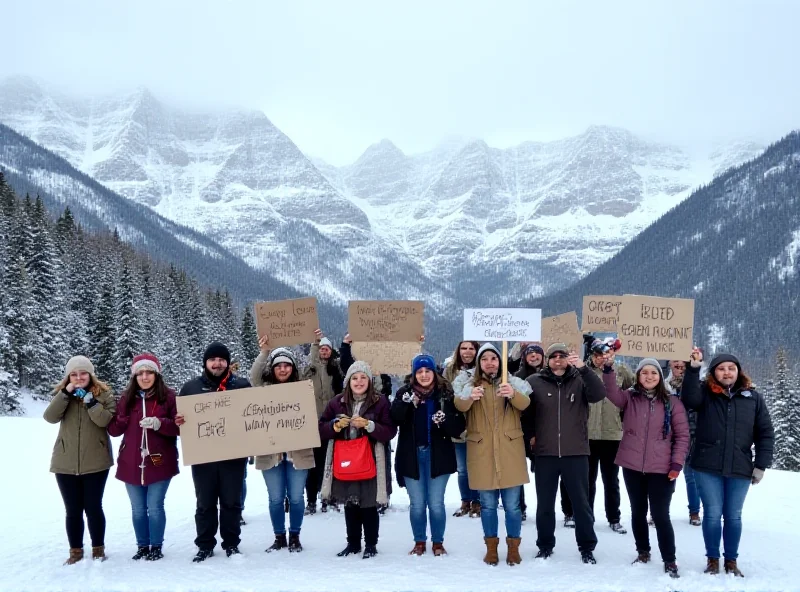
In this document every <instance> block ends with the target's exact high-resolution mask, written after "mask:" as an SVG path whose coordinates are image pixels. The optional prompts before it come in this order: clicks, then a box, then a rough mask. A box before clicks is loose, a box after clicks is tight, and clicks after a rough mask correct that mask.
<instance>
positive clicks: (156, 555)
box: [145, 545, 164, 561]
mask: <svg viewBox="0 0 800 592" xmlns="http://www.w3.org/2000/svg"><path fill="white" fill-rule="evenodd" d="M159 559H164V554H163V553H162V552H161V545H153V546H152V547H150V553H149V554H148V555H147V557H145V560H147V561H158V560H159Z"/></svg>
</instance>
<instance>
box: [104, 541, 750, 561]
mask: <svg viewBox="0 0 800 592" xmlns="http://www.w3.org/2000/svg"><path fill="white" fill-rule="evenodd" d="M92 559H95V560H97V561H105V560H106V559H108V557H106V548H105V546H104V545H100V546H99V547H92ZM734 563H735V562H734Z"/></svg>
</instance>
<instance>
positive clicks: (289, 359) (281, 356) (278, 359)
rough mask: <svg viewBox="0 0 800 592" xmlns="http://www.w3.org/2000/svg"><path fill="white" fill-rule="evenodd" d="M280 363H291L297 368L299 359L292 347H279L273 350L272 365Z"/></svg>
mask: <svg viewBox="0 0 800 592" xmlns="http://www.w3.org/2000/svg"><path fill="white" fill-rule="evenodd" d="M278 364H291V365H292V366H293V367H294V368H297V360H296V359H295V357H294V354H293V353H292V351H291V350H290V349H288V348H285V347H277V348H275V349H274V350H272V353H271V354H270V355H269V365H270V367H273V366H277V365H278Z"/></svg>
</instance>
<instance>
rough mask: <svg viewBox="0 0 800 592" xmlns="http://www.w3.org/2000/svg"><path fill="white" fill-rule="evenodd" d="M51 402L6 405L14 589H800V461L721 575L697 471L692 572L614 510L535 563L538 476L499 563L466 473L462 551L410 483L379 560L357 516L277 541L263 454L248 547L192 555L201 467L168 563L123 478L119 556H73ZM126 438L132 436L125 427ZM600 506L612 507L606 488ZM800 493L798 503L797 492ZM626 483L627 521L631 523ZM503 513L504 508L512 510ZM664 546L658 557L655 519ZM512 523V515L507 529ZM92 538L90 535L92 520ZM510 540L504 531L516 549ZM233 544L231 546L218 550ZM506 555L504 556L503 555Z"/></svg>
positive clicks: (753, 509) (678, 506)
mask: <svg viewBox="0 0 800 592" xmlns="http://www.w3.org/2000/svg"><path fill="white" fill-rule="evenodd" d="M41 407H42V406H41V404H32V403H29V404H28V405H27V408H28V409H27V410H28V415H29V416H28V417H20V418H0V449H2V450H3V451H4V452H3V461H2V469H3V471H2V472H3V487H2V488H0V504H1V505H2V507H3V509H4V511H3V518H2V526H3V528H2V537H0V541H2V542H0V590H2V591H5V590H8V591H12V590H13V591H18V590H37V591H39V590H80V591H82V592H89V591H91V590H102V591H111V590H114V591H134V590H136V591H145V590H159V591H161V590H163V591H167V590H168V591H188V590H197V591H221V590H227V591H239V590H265V589H269V590H308V591H315V592H318V591H322V590H345V591H347V592H354V591H356V590H365V591H383V590H430V591H443V590H458V591H459V592H466V591H469V590H480V591H481V592H488V591H490V590H563V591H569V592H573V591H581V590H593V591H615V592H616V591H622V590H674V589H679V590H692V591H711V590H715V591H716V590H737V591H750V590H752V591H755V590H758V591H762V590H800V578H798V577H797V566H796V565H795V564H794V561H796V557H797V547H798V542H800V536H799V535H798V532H799V531H800V518H798V513H797V511H796V501H797V491H798V490H800V474H792V473H784V472H780V471H768V472H767V476H766V478H765V479H764V481H763V482H762V483H761V484H760V485H758V486H757V487H753V488H752V489H751V491H750V494H749V496H748V499H747V503H746V504H745V510H744V521H745V525H744V526H745V529H744V537H743V541H742V545H741V549H740V553H741V556H740V566H741V569H742V571H743V572H744V573H745V574H746V576H747V577H746V578H745V579H743V580H734V579H733V578H731V577H725V576H721V577H711V576H706V575H704V574H703V573H702V570H703V569H704V567H705V557H704V547H703V537H702V533H701V530H700V528H698V527H692V526H690V525H689V523H688V520H687V513H686V509H685V508H686V493H685V488H684V483H683V480H682V479H681V480H680V482H679V483H678V487H677V493H676V495H675V498H674V502H673V521H674V525H675V533H676V537H677V543H678V545H677V546H678V562H679V564H680V567H681V573H682V576H683V577H682V578H681V579H680V580H677V581H673V580H670V579H669V578H668V577H667V576H665V575H664V574H663V570H662V567H661V564H660V562H658V561H656V562H655V563H653V564H650V565H648V566H641V565H637V566H632V565H631V561H632V560H633V559H634V557H635V552H634V545H633V536H632V535H631V534H627V535H625V536H620V535H618V534H615V533H612V532H611V531H610V530H609V529H608V527H607V526H606V524H605V522H604V521H603V520H599V521H598V523H597V531H598V537H599V544H598V546H597V551H596V556H597V560H598V564H597V565H596V566H586V565H583V564H581V562H580V558H579V555H578V553H577V550H576V546H575V541H574V531H572V530H567V529H565V528H563V527H561V526H560V524H559V526H558V528H557V532H556V536H557V539H558V544H557V546H556V554H555V555H554V557H553V558H552V560H550V561H548V562H547V563H541V562H535V561H534V560H533V555H534V554H535V552H536V545H535V541H536V526H535V523H534V519H533V516H534V513H535V499H536V497H535V493H534V488H533V484H531V485H528V486H527V497H528V500H529V503H530V506H531V507H530V508H529V510H528V511H529V515H530V518H529V519H528V521H527V522H526V523H524V525H523V530H522V547H521V549H522V555H523V563H522V565H521V566H517V567H513V568H511V567H508V566H506V565H505V563H501V564H500V565H499V566H497V567H488V566H486V565H484V564H483V563H482V561H481V558H482V556H483V551H484V548H483V542H482V532H481V525H480V520H479V519H469V518H452V517H451V516H450V515H451V514H452V512H453V511H454V510H455V509H456V507H457V506H458V504H459V495H458V486H457V483H456V478H455V476H453V477H452V478H451V480H450V483H449V485H448V490H447V506H448V521H447V533H446V536H445V545H446V547H447V550H448V551H449V556H448V557H445V558H440V559H439V558H437V559H435V558H433V557H432V556H431V555H430V553H429V554H428V555H426V556H424V557H421V558H416V557H415V558H411V557H409V556H408V555H407V553H408V551H409V550H410V549H411V547H412V546H413V540H412V537H411V529H410V526H409V523H408V498H407V496H406V495H405V490H399V492H397V491H396V492H395V494H394V495H393V496H392V506H393V507H392V510H390V511H389V512H388V513H387V516H386V517H385V518H383V519H382V520H381V530H380V542H379V545H378V549H379V551H380V555H379V556H378V557H377V558H375V559H371V560H368V561H364V560H362V559H361V558H360V556H359V557H356V558H352V557H350V558H341V559H340V558H338V557H336V553H337V552H338V551H339V550H341V549H342V548H343V547H344V546H345V528H344V516H343V515H341V514H327V515H325V514H317V515H315V516H311V517H307V518H306V520H305V523H304V525H303V533H302V540H303V544H304V546H305V551H304V552H303V553H300V554H296V555H290V554H289V553H288V552H282V553H278V554H274V553H273V554H266V553H264V549H265V548H266V547H267V546H268V545H269V544H270V543H271V541H272V529H271V526H270V521H269V515H268V512H267V491H266V486H265V485H264V482H263V480H262V479H261V475H260V474H258V472H256V471H254V470H252V467H250V470H249V473H248V486H249V493H248V498H247V507H246V510H245V518H246V520H247V522H248V524H247V526H245V527H243V531H242V544H241V549H242V552H243V554H244V555H243V557H240V558H235V559H228V558H226V557H225V555H224V553H220V552H218V553H217V554H216V555H215V556H214V557H213V558H211V559H209V560H208V561H206V562H205V563H204V564H201V565H195V564H193V563H191V558H192V556H193V555H194V552H195V548H194V545H193V542H192V541H193V539H194V536H195V532H194V505H195V498H194V491H193V487H192V480H191V476H190V471H189V470H188V468H183V467H182V473H181V474H180V475H179V476H178V477H176V478H175V479H174V480H173V483H172V485H171V487H170V490H169V493H168V494H167V500H166V507H167V520H168V523H167V532H166V540H165V547H164V554H165V558H164V559H163V560H162V561H159V562H157V563H146V562H134V561H132V560H131V559H130V557H131V555H133V553H134V552H135V540H134V537H133V529H132V526H131V520H130V504H129V502H128V496H127V495H126V493H125V489H124V487H123V485H122V483H121V482H119V481H117V480H116V479H115V478H113V473H112V477H111V478H109V482H108V486H107V488H106V494H105V500H104V505H105V511H106V517H107V521H108V530H107V535H106V549H107V553H108V556H109V560H108V561H106V562H105V563H92V562H91V561H83V562H81V563H79V564H77V565H75V566H70V567H64V566H62V563H63V561H64V560H65V559H66V557H67V554H68V544H67V539H66V534H65V532H64V508H63V505H62V501H61V497H60V495H59V492H58V488H57V486H56V482H55V478H54V477H53V475H52V474H51V473H49V472H48V469H49V462H50V453H51V450H52V446H53V442H54V441H55V438H56V433H57V430H58V427H57V426H52V425H49V424H47V423H46V422H45V421H44V420H43V419H41V415H40V411H41ZM114 442H115V447H116V446H118V445H119V439H114ZM597 501H598V503H597V511H598V516H602V512H603V510H602V491H599V492H598V500H597ZM793 502H795V503H793ZM626 508H627V498H626V497H625V494H624V487H623V521H624V522H625V524H626V526H630V517H629V512H628V511H626ZM500 518H501V524H502V513H501V516H500ZM651 535H652V536H651V544H652V545H653V550H654V557H658V551H657V543H656V538H655V531H654V530H653V529H651ZM502 536H504V531H503V527H502V526H501V537H502ZM85 544H86V547H87V548H88V546H89V545H90V542H89V539H88V531H87V533H86V541H85ZM504 549H505V545H504V544H501V550H503V551H504ZM217 550H218V551H219V548H218V549H217ZM503 557H504V556H503V555H501V559H502V558H503Z"/></svg>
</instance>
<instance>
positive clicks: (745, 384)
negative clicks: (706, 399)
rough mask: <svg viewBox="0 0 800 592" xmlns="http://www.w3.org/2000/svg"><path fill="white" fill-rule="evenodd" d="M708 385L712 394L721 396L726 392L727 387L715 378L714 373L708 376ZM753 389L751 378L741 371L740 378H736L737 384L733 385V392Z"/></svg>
mask: <svg viewBox="0 0 800 592" xmlns="http://www.w3.org/2000/svg"><path fill="white" fill-rule="evenodd" d="M714 370H716V368H714ZM706 385H707V386H708V388H709V389H710V390H711V392H712V393H716V394H718V395H721V394H722V393H724V392H725V387H724V386H722V385H721V384H720V382H719V381H718V380H717V377H716V376H714V372H713V371H711V372H709V373H708V374H706ZM752 387H753V381H752V380H750V377H749V376H748V375H747V374H745V373H744V372H742V371H741V369H740V370H739V376H737V377H736V382H734V383H733V386H732V387H731V390H732V391H741V390H746V389H749V388H752Z"/></svg>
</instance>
